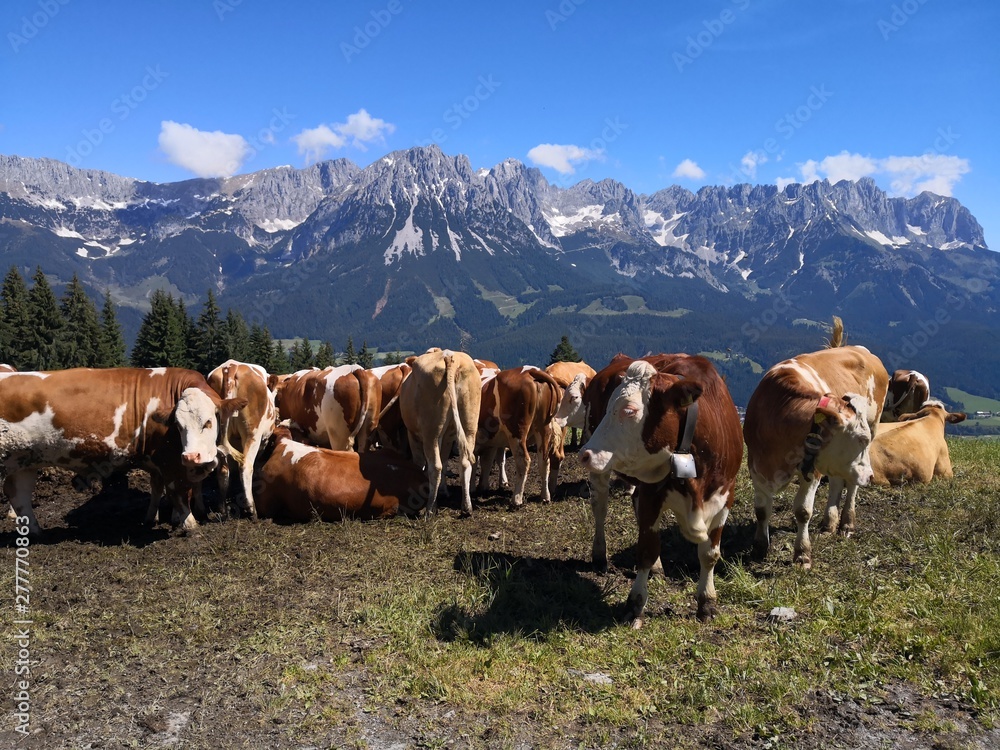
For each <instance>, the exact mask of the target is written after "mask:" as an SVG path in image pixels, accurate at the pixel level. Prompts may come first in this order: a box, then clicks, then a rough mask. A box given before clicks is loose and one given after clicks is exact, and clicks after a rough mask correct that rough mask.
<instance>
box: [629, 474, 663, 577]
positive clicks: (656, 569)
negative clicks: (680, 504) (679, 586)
mask: <svg viewBox="0 0 1000 750" xmlns="http://www.w3.org/2000/svg"><path fill="white" fill-rule="evenodd" d="M625 489H626V490H627V491H628V493H629V495H631V497H632V512H633V513H634V514H635V523H636V527H637V528H638V525H639V495H638V494H637V493H636V485H634V484H626V485H625ZM649 573H650V575H658V576H663V577H664V578H666V577H667V574H666V573H664V572H663V561H662V560H660V558H659V556H657V558H656V560H655V561H654V562H653V567H651V568H650V569H649Z"/></svg>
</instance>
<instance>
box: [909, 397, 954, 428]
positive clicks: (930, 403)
mask: <svg viewBox="0 0 1000 750" xmlns="http://www.w3.org/2000/svg"><path fill="white" fill-rule="evenodd" d="M929 416H939V417H941V419H943V420H944V421H945V422H948V423H949V424H958V423H959V422H964V421H965V420H966V418H967V416H968V415H966V413H965V412H962V411H951V412H950V411H948V407H946V406H945V405H944V402H942V401H938V400H937V399H935V398H931V399H927V400H926V401H924V403H923V405H922V406H921V407H920V411H918V412H915V413H913V414H900V415H899V421H900V422H912V421H913V420H915V419H921V418H923V417H929Z"/></svg>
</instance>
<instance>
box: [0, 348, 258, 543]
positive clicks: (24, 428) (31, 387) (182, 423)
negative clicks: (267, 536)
mask: <svg viewBox="0 0 1000 750" xmlns="http://www.w3.org/2000/svg"><path fill="white" fill-rule="evenodd" d="M244 406H246V401H244V400H242V399H222V398H220V397H219V395H218V394H217V393H216V392H215V391H213V390H212V389H211V388H210V387H209V385H208V383H207V382H206V381H205V378H203V377H202V376H201V375H199V374H198V373H197V372H194V371H192V370H182V369H179V368H173V367H157V368H152V369H137V368H126V367H123V368H115V369H106V370H92V369H87V368H79V369H71V370H60V371H57V372H27V373H3V374H0V423H2V424H3V428H4V429H3V430H2V431H0V468H2V470H3V472H4V473H5V474H6V480H5V481H4V492H5V493H6V494H7V497H8V498H9V499H10V502H11V505H12V506H13V508H14V511H15V512H16V513H17V515H18V516H20V517H22V518H24V519H26V524H27V526H28V528H29V529H30V532H31V533H33V534H34V533H38V531H39V527H38V521H37V520H36V519H35V514H34V512H33V511H32V507H31V501H32V495H33V492H34V487H35V479H36V476H37V471H38V469H40V468H43V467H46V466H60V467H63V468H67V469H70V470H73V471H76V472H78V473H80V474H81V475H83V476H84V478H85V479H87V480H91V479H105V478H107V477H108V476H110V475H111V474H112V473H114V472H115V471H116V470H118V469H120V468H130V467H135V468H141V469H145V470H147V471H148V472H149V474H150V484H151V487H152V488H153V492H152V493H151V494H152V495H153V498H152V499H153V500H154V501H158V493H159V490H161V489H165V490H166V491H167V493H168V494H169V496H170V497H171V499H172V501H173V504H174V517H175V518H176V520H177V521H178V522H179V523H181V524H182V525H183V526H184V527H185V528H193V527H196V526H197V525H198V524H197V522H196V521H195V519H194V517H193V516H192V515H191V503H192V502H193V501H194V500H195V498H196V497H197V496H198V493H199V492H200V488H201V481H202V480H203V479H204V478H205V477H207V476H208V475H209V474H211V473H212V472H213V471H214V470H215V467H216V465H217V464H218V446H217V445H216V442H217V439H218V434H219V422H220V420H221V419H222V418H226V417H228V416H230V415H232V413H233V412H235V411H236V410H238V409H241V408H243V407H244ZM151 505H152V504H151ZM154 514H155V508H154Z"/></svg>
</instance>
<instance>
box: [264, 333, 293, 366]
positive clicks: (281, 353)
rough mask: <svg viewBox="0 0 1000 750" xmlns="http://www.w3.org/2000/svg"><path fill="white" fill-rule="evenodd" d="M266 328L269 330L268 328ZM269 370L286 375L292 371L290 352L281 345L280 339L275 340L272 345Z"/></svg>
mask: <svg viewBox="0 0 1000 750" xmlns="http://www.w3.org/2000/svg"><path fill="white" fill-rule="evenodd" d="M264 330H267V329H266V328H265V329H264ZM267 371H268V372H269V373H272V374H274V375H284V374H285V373H289V372H292V366H291V364H290V363H289V361H288V352H286V351H285V347H283V346H282V345H281V342H280V341H275V342H274V345H273V346H272V347H271V356H270V358H269V359H268V366H267Z"/></svg>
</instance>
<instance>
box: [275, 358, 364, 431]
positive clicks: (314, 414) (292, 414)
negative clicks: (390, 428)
mask: <svg viewBox="0 0 1000 750" xmlns="http://www.w3.org/2000/svg"><path fill="white" fill-rule="evenodd" d="M274 401H275V405H276V406H277V407H278V415H279V418H280V419H282V420H284V419H290V420H292V423H293V424H294V425H295V426H296V427H297V428H298V429H300V430H302V432H303V433H304V434H305V436H306V439H307V440H308V441H309V442H311V443H313V444H315V445H319V446H323V447H325V448H331V449H333V450H351V448H353V447H354V446H355V444H356V445H357V446H358V449H359V450H366V449H367V448H368V443H369V438H370V436H371V435H372V433H373V431H374V430H375V429H376V428H377V427H378V415H379V412H380V411H381V408H382V392H381V389H380V388H379V382H378V378H376V377H375V376H374V375H372V374H371V373H370V372H369V371H368V370H366V369H364V368H363V367H361V366H360V365H341V366H340V367H327V368H326V369H325V370H315V369H313V370H300V371H299V372H296V373H294V374H293V375H292V376H291V377H289V378H288V379H286V380H285V381H284V382H282V383H279V384H278V385H277V388H276V390H275V395H274Z"/></svg>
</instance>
